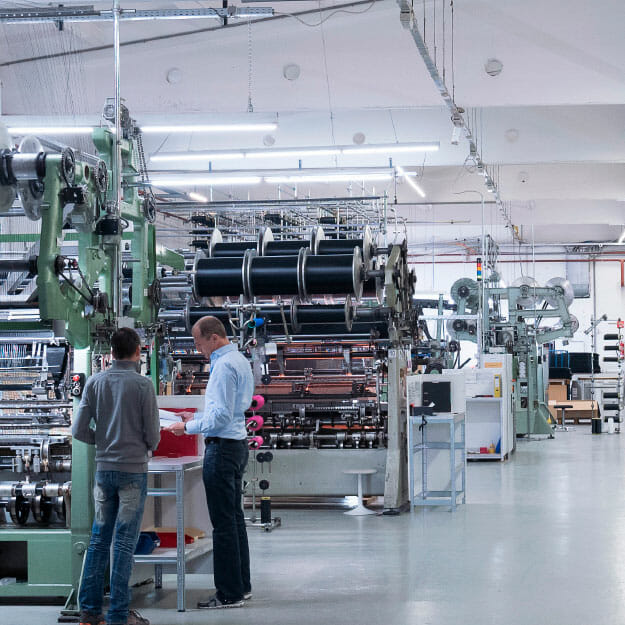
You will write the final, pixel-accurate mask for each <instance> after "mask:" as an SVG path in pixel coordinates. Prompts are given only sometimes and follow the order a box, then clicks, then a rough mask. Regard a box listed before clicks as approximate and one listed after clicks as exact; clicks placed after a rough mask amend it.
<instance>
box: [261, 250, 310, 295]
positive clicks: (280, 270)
mask: <svg viewBox="0 0 625 625" xmlns="http://www.w3.org/2000/svg"><path fill="white" fill-rule="evenodd" d="M298 269H299V256H254V257H252V258H251V259H250V267H249V284H250V290H251V292H252V293H253V294H254V295H298V294H299V293H300V285H299V280H298V276H299V271H298Z"/></svg>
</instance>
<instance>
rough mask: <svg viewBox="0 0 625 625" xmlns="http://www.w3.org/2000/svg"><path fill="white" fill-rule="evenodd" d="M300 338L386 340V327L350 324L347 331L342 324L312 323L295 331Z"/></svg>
mask: <svg viewBox="0 0 625 625" xmlns="http://www.w3.org/2000/svg"><path fill="white" fill-rule="evenodd" d="M297 333H298V334H301V335H302V336H331V335H334V334H338V335H345V336H351V335H356V334H357V335H361V336H373V338H380V339H387V338H388V325H387V324H386V323H383V322H381V321H379V322H377V323H358V322H355V323H353V324H352V329H351V330H347V328H346V327H345V325H344V324H340V323H337V324H319V323H312V324H306V325H301V326H300V327H299V328H298V331H297Z"/></svg>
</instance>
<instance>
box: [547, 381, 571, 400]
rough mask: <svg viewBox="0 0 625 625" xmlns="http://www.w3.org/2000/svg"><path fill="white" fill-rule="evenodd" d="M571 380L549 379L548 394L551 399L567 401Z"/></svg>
mask: <svg viewBox="0 0 625 625" xmlns="http://www.w3.org/2000/svg"><path fill="white" fill-rule="evenodd" d="M568 389H569V380H549V387H548V389H547V396H548V398H549V401H552V400H555V401H557V402H565V401H567V397H568Z"/></svg>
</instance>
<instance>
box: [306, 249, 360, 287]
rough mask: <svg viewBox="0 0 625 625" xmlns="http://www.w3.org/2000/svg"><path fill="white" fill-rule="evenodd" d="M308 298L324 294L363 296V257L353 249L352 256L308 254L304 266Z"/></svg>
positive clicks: (357, 250) (358, 251)
mask: <svg viewBox="0 0 625 625" xmlns="http://www.w3.org/2000/svg"><path fill="white" fill-rule="evenodd" d="M303 276H304V280H303V282H304V287H305V294H306V296H310V295H322V294H324V293H336V294H338V293H345V294H350V295H355V296H356V298H357V299H360V297H361V295H362V282H363V281H362V256H361V254H360V250H359V249H358V248H357V247H356V248H353V250H352V253H351V254H340V255H332V256H313V255H312V254H306V256H305V258H304V265H303Z"/></svg>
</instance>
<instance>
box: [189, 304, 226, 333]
mask: <svg viewBox="0 0 625 625" xmlns="http://www.w3.org/2000/svg"><path fill="white" fill-rule="evenodd" d="M207 316H211V317H217V319H219V321H221V323H223V324H224V327H225V328H226V334H228V336H234V329H233V327H232V326H231V325H230V317H229V316H228V311H227V310H224V309H223V308H206V307H204V306H189V307H188V308H187V310H186V312H185V325H186V327H187V332H189V334H190V333H191V329H192V328H193V326H194V325H195V324H196V323H197V322H198V321H199V320H200V319H201V318H202V317H207ZM234 316H235V317H236V315H234Z"/></svg>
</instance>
